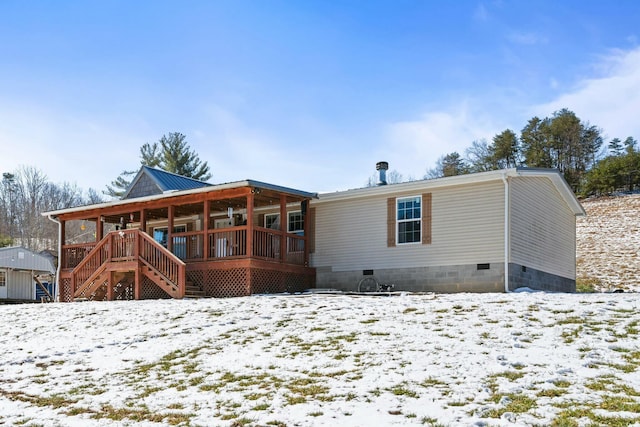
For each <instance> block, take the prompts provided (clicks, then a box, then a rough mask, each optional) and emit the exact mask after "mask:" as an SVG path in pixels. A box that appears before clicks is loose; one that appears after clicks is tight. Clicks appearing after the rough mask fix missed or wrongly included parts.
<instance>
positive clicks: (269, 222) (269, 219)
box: [264, 214, 280, 230]
mask: <svg viewBox="0 0 640 427" xmlns="http://www.w3.org/2000/svg"><path fill="white" fill-rule="evenodd" d="M264 228H271V229H272V230H280V214H265V216H264Z"/></svg>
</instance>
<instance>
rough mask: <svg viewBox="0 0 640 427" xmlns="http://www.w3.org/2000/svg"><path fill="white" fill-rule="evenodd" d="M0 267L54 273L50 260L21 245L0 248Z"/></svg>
mask: <svg viewBox="0 0 640 427" xmlns="http://www.w3.org/2000/svg"><path fill="white" fill-rule="evenodd" d="M0 268H11V269H15V270H33V271H38V272H47V273H55V271H56V269H55V268H54V267H53V264H52V263H51V260H50V259H49V258H47V257H44V256H42V255H40V254H37V253H35V252H32V251H30V250H29V249H26V248H23V247H21V246H10V247H6V248H0Z"/></svg>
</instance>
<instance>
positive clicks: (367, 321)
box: [360, 319, 378, 325]
mask: <svg viewBox="0 0 640 427" xmlns="http://www.w3.org/2000/svg"><path fill="white" fill-rule="evenodd" d="M377 321H378V319H367V320H361V321H360V323H362V324H363V325H370V324H371V323H376V322H377Z"/></svg>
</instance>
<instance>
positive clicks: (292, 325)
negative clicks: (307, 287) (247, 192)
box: [0, 292, 640, 427]
mask: <svg viewBox="0 0 640 427" xmlns="http://www.w3.org/2000/svg"><path fill="white" fill-rule="evenodd" d="M637 312H638V298H637V294H630V293H622V294H612V293H607V294H604V293H589V294H584V293H576V294H548V293H543V292H538V293H509V294H501V293H495V294H489V293H487V294H475V295H470V294H443V295H404V294H398V295H395V296H389V297H376V296H348V295H319V294H316V295H299V296H285V295H276V296H253V297H244V298H228V299H199V300H188V299H186V300H155V301H154V300H146V301H117V302H91V303H89V302H87V303H74V304H64V303H53V304H24V305H11V306H9V305H7V306H0V348H1V349H2V351H0V425H1V426H25V427H37V426H47V427H125V426H129V427H156V426H157V427H162V426H169V425H173V426H182V427H186V426H190V427H214V426H215V427H218V426H219V427H241V426H246V427H258V426H260V427H266V426H278V427H296V426H297V427H317V426H327V427H329V426H330V427H333V426H340V427H363V426H416V427H420V426H431V427H435V426H447V427H458V426H464V427H467V426H476V427H479V426H494V427H508V426H509V427H510V426H579V425H580V426H586V425H598V426H628V425H635V426H638V425H640V424H639V423H640V403H639V402H638V396H640V375H638V372H639V368H640V350H639V349H638V339H639V338H640V328H638V316H637V315H634V313H637Z"/></svg>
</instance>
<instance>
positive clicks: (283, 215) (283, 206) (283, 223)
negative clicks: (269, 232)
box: [280, 194, 289, 262]
mask: <svg viewBox="0 0 640 427" xmlns="http://www.w3.org/2000/svg"><path fill="white" fill-rule="evenodd" d="M287 220H288V218H287V195H286V194H281V195H280V230H281V231H282V238H281V239H280V262H284V260H285V259H286V257H285V251H286V250H287V233H288V232H289V227H288V224H287V223H288V221H287Z"/></svg>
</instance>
